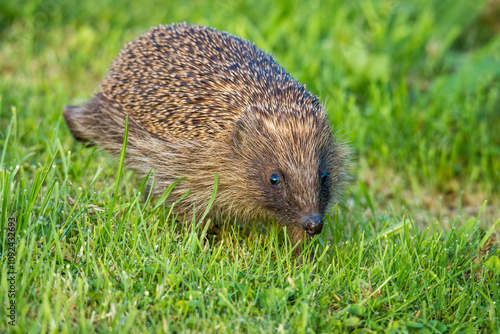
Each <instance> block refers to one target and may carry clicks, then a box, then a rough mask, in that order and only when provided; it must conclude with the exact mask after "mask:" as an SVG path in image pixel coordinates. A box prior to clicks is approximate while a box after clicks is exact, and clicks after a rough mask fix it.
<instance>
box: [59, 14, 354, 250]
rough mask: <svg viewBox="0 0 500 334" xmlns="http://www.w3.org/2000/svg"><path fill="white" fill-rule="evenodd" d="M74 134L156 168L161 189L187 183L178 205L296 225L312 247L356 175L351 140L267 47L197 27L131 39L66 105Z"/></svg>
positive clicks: (297, 240) (162, 29) (189, 216)
mask: <svg viewBox="0 0 500 334" xmlns="http://www.w3.org/2000/svg"><path fill="white" fill-rule="evenodd" d="M63 114H64V119H65V121H66V123H67V125H68V128H69V130H70V131H71V133H72V135H73V137H74V138H75V139H76V140H78V141H80V142H83V143H85V144H87V145H98V146H100V147H101V148H103V149H104V151H107V152H109V153H110V154H112V155H115V156H117V155H119V154H120V152H121V149H122V144H123V141H124V133H125V122H126V118H127V117H128V120H129V125H128V144H127V148H126V155H125V165H126V166H128V167H129V168H131V169H132V170H134V171H136V172H137V173H138V174H139V175H143V176H145V175H147V173H148V172H150V171H151V170H155V172H156V174H155V180H154V186H153V187H152V188H151V190H150V191H151V192H152V194H153V195H156V196H159V195H161V194H162V193H163V192H164V190H165V188H166V187H168V186H169V185H171V184H172V183H173V182H175V181H178V180H179V179H181V181H180V182H179V183H178V184H177V185H176V186H175V187H174V188H173V191H172V192H171V194H170V196H171V198H172V199H174V200H175V199H180V198H181V197H182V196H183V195H184V194H186V193H187V192H188V191H189V194H188V195H187V196H186V197H185V198H183V199H182V200H181V201H179V202H178V203H176V204H175V206H174V212H175V213H178V214H181V215H179V216H182V214H184V216H182V217H184V218H185V221H193V222H198V220H197V219H200V217H201V213H202V212H203V211H204V210H205V208H207V206H208V205H209V200H210V198H211V195H212V191H213V186H214V175H215V173H217V175H218V188H217V195H216V197H215V200H214V201H213V203H212V206H211V207H210V211H209V214H208V217H209V218H210V221H211V222H214V221H224V220H227V219H234V220H235V221H240V222H249V221H260V222H263V223H276V224H278V225H281V226H283V227H286V232H287V235H288V236H289V238H290V241H291V242H292V245H295V246H296V254H297V255H300V253H301V250H302V249H303V244H304V242H306V240H308V239H310V238H311V237H312V236H314V235H316V234H318V233H320V232H321V231H322V228H323V221H324V219H325V216H326V215H327V214H329V211H330V210H331V209H332V207H333V206H334V205H335V204H336V203H337V201H338V200H339V198H340V195H341V193H342V191H343V190H344V189H345V187H346V185H347V183H348V180H349V173H348V167H349V153H350V150H349V147H348V145H346V144H345V142H344V141H342V140H340V139H339V138H338V136H336V135H335V134H334V133H333V131H332V126H331V124H330V122H329V120H328V115H327V113H326V110H325V108H324V106H323V104H322V103H321V102H320V100H319V98H318V97H317V96H315V95H314V94H312V93H311V92H309V91H308V90H307V89H306V87H305V85H302V84H301V83H299V82H298V81H297V80H295V79H294V78H293V77H292V76H291V75H290V74H289V73H288V72H287V71H286V70H285V69H284V68H283V67H281V66H280V65H279V64H278V63H277V62H276V61H274V59H273V57H272V56H271V55H270V54H268V53H266V52H265V51H263V50H261V49H259V48H257V47H256V46H255V44H252V43H250V42H248V41H247V40H245V39H242V38H239V37H236V36H234V35H231V34H229V33H226V32H220V31H218V30H215V29H213V28H208V27H203V26H196V25H189V24H187V23H181V24H174V25H167V26H163V25H162V26H158V27H155V28H152V29H151V30H150V31H149V32H146V33H144V34H142V35H141V36H139V37H138V38H137V39H135V40H134V41H132V42H130V43H129V44H127V45H125V47H124V48H123V49H122V51H121V52H120V53H119V54H118V56H117V58H116V59H115V60H114V62H113V63H112V65H111V67H110V68H109V71H108V74H107V76H106V77H105V79H104V81H103V83H102V85H101V88H100V91H98V92H97V93H96V94H95V95H94V97H93V98H92V99H91V100H90V101H88V102H87V103H86V104H84V105H83V106H81V107H78V106H66V107H64V111H63Z"/></svg>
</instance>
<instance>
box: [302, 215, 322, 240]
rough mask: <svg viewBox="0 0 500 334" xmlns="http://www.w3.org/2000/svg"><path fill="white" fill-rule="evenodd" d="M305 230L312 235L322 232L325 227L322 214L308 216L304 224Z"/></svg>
mask: <svg viewBox="0 0 500 334" xmlns="http://www.w3.org/2000/svg"><path fill="white" fill-rule="evenodd" d="M303 228H304V231H306V233H307V234H309V235H310V236H313V235H316V234H319V233H321V230H322V229H323V220H322V219H321V216H311V217H307V218H306V221H305V222H304V225H303Z"/></svg>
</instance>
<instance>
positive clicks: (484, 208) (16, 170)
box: [0, 0, 500, 333]
mask: <svg viewBox="0 0 500 334" xmlns="http://www.w3.org/2000/svg"><path fill="white" fill-rule="evenodd" d="M497 3H498V2H495V1H493V0H491V1H490V2H489V3H486V2H479V3H477V2H470V1H465V0H464V1H438V0H433V1H416V0H415V1H409V2H395V1H389V0H378V1H375V0H373V1H369V0H366V1H363V0H357V1H336V2H332V1H321V2H320V1H307V2H306V1H277V2H276V3H270V2H259V3H258V4H257V3H254V2H253V1H243V0H242V1H238V0H225V1H213V2H212V1H182V2H180V3H177V2H171V3H161V2H149V3H147V4H143V3H141V2H138V1H121V2H112V1H95V0H90V1H86V2H73V1H68V0H49V1H36V0H29V1H23V2H14V1H11V2H1V3H0V59H1V61H0V150H1V152H0V159H1V160H0V167H1V171H0V210H1V211H0V219H1V226H0V227H1V229H2V232H0V236H1V240H0V251H1V260H0V261H1V263H2V267H1V268H0V271H1V275H0V277H1V278H0V304H1V307H0V332H11V331H12V332H17V333H25V332H66V333H72V332H134V333H136V332H161V331H162V330H169V331H191V332H234V331H240V332H269V333H276V332H278V333H279V332H303V333H306V332H308V333H313V332H349V331H358V332H363V331H365V332H370V331H373V332H380V331H387V332H392V333H397V332H419V333H439V332H445V331H447V332H449V333H458V332H474V331H481V332H499V331H500V322H499V319H500V311H499V307H498V304H499V303H500V297H499V295H500V293H499V289H500V260H499V255H500V249H499V248H498V246H499V232H500V210H499V209H498V208H499V206H500V198H499V195H500V190H499V188H498V185H499V184H500V136H499V135H498V130H499V129H500V95H499V94H500V34H499V31H500V30H499V29H500V28H499V26H498V24H497V23H496V22H497V20H496V19H495V18H497V17H499V16H500V6H499V5H498V4H497ZM179 21H187V22H189V23H197V24H203V25H209V26H213V27H216V28H218V29H220V30H225V31H229V32H231V33H234V34H237V35H239V36H242V37H245V38H247V39H249V40H252V41H254V42H255V43H256V44H257V46H259V47H261V48H263V49H265V50H267V51H269V52H271V53H273V55H274V57H275V59H276V60H277V61H278V62H280V64H282V65H283V66H284V67H285V68H286V69H287V70H288V71H290V72H291V73H292V75H294V76H295V77H296V78H297V79H299V81H301V82H303V83H306V84H307V87H308V89H310V90H311V91H312V92H314V93H316V94H318V95H320V96H321V98H322V99H323V100H326V106H327V109H328V112H329V115H330V119H331V121H332V123H333V124H334V127H335V129H341V134H342V135H343V136H344V138H346V139H348V140H349V141H350V142H351V145H352V146H353V149H354V150H355V152H356V157H355V159H354V162H355V164H354V167H353V170H352V172H353V175H354V176H355V178H356V179H355V181H354V182H353V184H352V186H351V188H350V190H349V192H348V193H347V194H346V195H345V199H344V201H343V203H342V204H341V205H340V206H339V207H338V208H336V211H334V212H333V213H332V219H331V220H329V224H328V227H329V228H328V229H327V230H328V231H326V232H325V233H323V234H322V235H321V236H320V237H318V238H316V239H315V240H314V241H313V242H312V243H311V244H309V248H308V249H307V251H313V250H315V251H316V253H317V261H315V262H311V263H305V264H304V265H302V266H297V264H296V263H295V260H294V258H293V256H292V249H291V247H290V246H289V245H288V244H287V240H286V238H284V236H283V231H280V230H279V229H277V228H275V227H266V226H260V225H246V226H241V225H238V224H234V223H232V222H227V223H226V224H225V226H224V227H223V228H222V230H221V231H218V232H217V234H216V235H215V237H214V238H212V235H210V236H209V237H206V238H205V237H204V236H205V233H206V232H207V231H198V230H196V229H193V230H186V229H183V228H181V227H179V226H178V225H176V224H174V223H173V220H174V217H173V216H172V214H171V208H170V207H166V206H164V205H163V204H162V201H161V200H160V199H153V198H149V199H148V200H145V199H144V198H143V196H142V195H141V191H142V189H143V186H144V181H145V180H143V179H139V178H137V176H136V175H134V174H133V173H132V172H131V171H129V170H128V169H126V168H124V169H123V170H122V169H121V165H120V164H119V163H118V162H117V161H115V160H113V159H111V158H110V157H109V156H107V155H106V154H104V153H103V152H101V151H99V150H98V149H96V148H90V149H88V148H84V147H83V146H82V145H80V144H78V143H77V142H75V140H73V139H72V138H71V135H70V133H69V131H68V130H67V128H66V125H65V124H64V121H63V120H62V107H63V106H64V105H66V104H69V103H81V102H82V101H85V100H86V99H88V98H90V97H91V95H92V93H93V92H94V91H95V90H97V89H98V87H99V83H100V81H101V80H102V78H103V76H104V75H105V73H106V69H107V67H108V66H109V65H110V63H111V61H112V59H113V57H114V56H115V55H116V54H117V53H118V51H119V50H120V48H121V47H122V45H123V44H124V43H126V42H128V41H130V40H132V39H133V38H135V37H136V36H137V35H138V34H140V33H142V32H145V31H146V30H148V29H149V27H151V26H155V25H158V24H160V23H164V24H168V23H172V22H179ZM150 177H153V175H150ZM165 195H168V193H166V194H165ZM485 200H487V201H488V204H487V205H483V203H484V202H485ZM203 209H204V208H203ZM10 217H15V219H16V223H17V225H16V232H15V238H14V239H15V245H16V255H15V264H14V268H15V271H16V272H17V274H16V281H15V282H16V283H15V290H16V291H15V298H10V297H9V290H10V284H9V281H8V278H9V277H10V276H9V275H8V269H9V264H10V263H9V239H8V238H7V236H8V235H7V234H6V233H5V232H6V231H7V230H6V228H7V227H8V223H9V220H8V218H10ZM12 300H15V302H16V304H15V305H16V322H15V323H16V325H15V326H14V327H13V326H11V325H9V324H8V321H10V319H9V318H8V317H7V315H8V313H7V312H8V311H7V307H8V306H9V305H10V302H11V301H12Z"/></svg>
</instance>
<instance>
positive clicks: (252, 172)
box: [233, 107, 345, 235]
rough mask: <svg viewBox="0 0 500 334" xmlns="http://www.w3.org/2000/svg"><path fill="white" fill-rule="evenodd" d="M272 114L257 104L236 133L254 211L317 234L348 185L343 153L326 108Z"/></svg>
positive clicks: (234, 134)
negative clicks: (333, 135)
mask: <svg viewBox="0 0 500 334" xmlns="http://www.w3.org/2000/svg"><path fill="white" fill-rule="evenodd" d="M268 115H269V110H267V111H266V112H262V111H261V110H260V109H259V108H256V107H254V108H252V112H251V113H246V115H245V117H244V118H242V119H240V120H239V121H238V122H237V123H236V125H235V130H234V133H233V144H234V147H235V151H236V152H237V154H238V155H239V158H240V159H241V161H242V164H243V165H244V166H245V167H246V168H245V176H243V177H244V178H245V179H246V182H245V183H246V187H247V193H250V194H252V196H251V197H252V198H253V200H254V203H253V207H254V213H260V216H261V217H266V218H269V217H272V218H273V220H274V221H276V222H278V223H280V224H282V225H285V226H286V225H294V226H298V227H301V228H302V229H303V230H304V231H305V232H307V233H308V234H309V235H314V234H318V233H320V232H321V229H322V227H323V218H324V216H325V215H326V214H327V213H328V212H329V210H330V208H331V206H332V204H333V203H334V202H335V201H336V200H337V197H338V194H339V192H340V191H341V190H342V188H343V183H344V175H345V171H344V166H343V165H337V164H338V161H343V159H339V155H343V154H344V152H342V149H341V146H340V145H339V144H337V143H336V142H335V141H334V139H333V137H332V134H331V128H330V124H329V122H328V120H327V118H326V114H325V113H324V112H322V110H317V111H315V112H312V113H304V112H294V111H293V110H291V111H287V112H283V111H281V112H280V116H279V117H269V116H268ZM249 197H250V196H249Z"/></svg>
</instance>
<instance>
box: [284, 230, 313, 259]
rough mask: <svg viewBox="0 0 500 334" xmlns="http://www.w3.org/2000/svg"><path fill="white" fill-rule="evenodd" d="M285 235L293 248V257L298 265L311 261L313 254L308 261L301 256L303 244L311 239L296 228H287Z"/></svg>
mask: <svg viewBox="0 0 500 334" xmlns="http://www.w3.org/2000/svg"><path fill="white" fill-rule="evenodd" d="M287 234H288V237H289V238H290V241H291V242H292V247H295V249H294V251H293V255H294V256H295V258H297V259H299V261H300V263H303V262H304V261H305V260H313V258H314V252H311V256H310V258H309V259H306V258H305V254H302V253H303V251H304V247H305V243H306V242H307V241H310V240H311V237H309V235H307V233H306V232H305V231H304V230H303V229H302V228H301V227H298V226H287Z"/></svg>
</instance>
